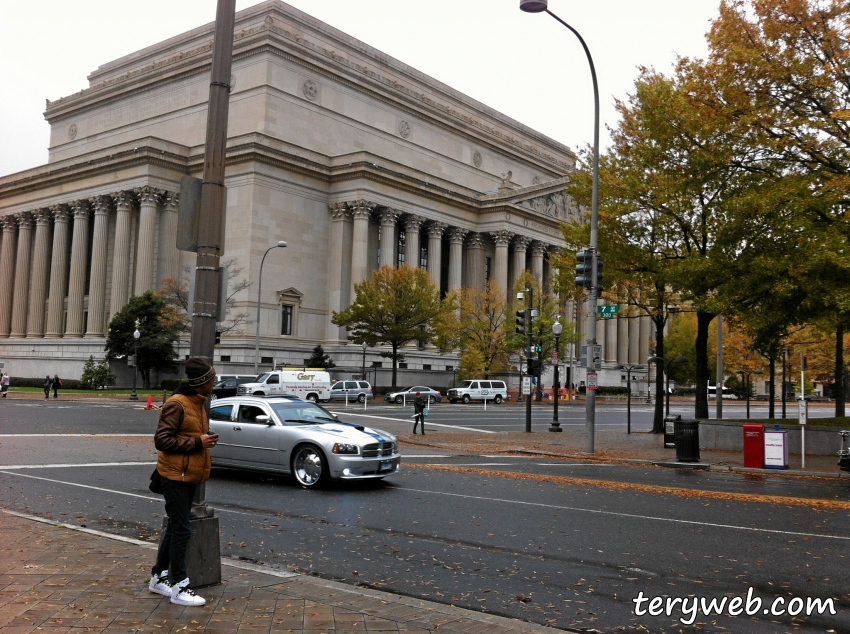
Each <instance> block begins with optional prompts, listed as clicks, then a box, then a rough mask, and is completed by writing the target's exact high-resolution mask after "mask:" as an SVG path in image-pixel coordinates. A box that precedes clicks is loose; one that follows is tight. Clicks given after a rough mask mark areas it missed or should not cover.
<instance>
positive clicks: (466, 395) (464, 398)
mask: <svg viewBox="0 0 850 634" xmlns="http://www.w3.org/2000/svg"><path fill="white" fill-rule="evenodd" d="M460 400H461V401H463V404H464V405H468V404H469V401H471V400H472V399H470V398H469V394H464V395H463V398H462V399H460Z"/></svg>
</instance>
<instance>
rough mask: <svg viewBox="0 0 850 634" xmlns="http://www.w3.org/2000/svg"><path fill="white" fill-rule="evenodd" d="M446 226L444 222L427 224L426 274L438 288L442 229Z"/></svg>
mask: <svg viewBox="0 0 850 634" xmlns="http://www.w3.org/2000/svg"><path fill="white" fill-rule="evenodd" d="M446 227H448V225H447V224H445V223H444V222H431V223H430V224H429V225H428V276H429V277H430V278H431V281H432V282H433V283H434V284H436V285H437V288H440V267H442V265H443V231H445V230H446Z"/></svg>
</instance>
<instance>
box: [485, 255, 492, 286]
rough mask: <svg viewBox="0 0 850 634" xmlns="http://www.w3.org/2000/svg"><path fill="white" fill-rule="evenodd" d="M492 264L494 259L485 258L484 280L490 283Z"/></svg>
mask: <svg viewBox="0 0 850 634" xmlns="http://www.w3.org/2000/svg"><path fill="white" fill-rule="evenodd" d="M491 262H492V258H484V279H485V281H488V282H489V281H490V263H491Z"/></svg>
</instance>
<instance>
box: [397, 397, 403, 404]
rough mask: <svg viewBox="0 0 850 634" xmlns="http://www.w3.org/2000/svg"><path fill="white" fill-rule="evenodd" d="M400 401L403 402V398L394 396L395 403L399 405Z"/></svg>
mask: <svg viewBox="0 0 850 634" xmlns="http://www.w3.org/2000/svg"><path fill="white" fill-rule="evenodd" d="M402 403H404V399H403V398H402V397H401V396H396V397H395V404H396V405H401V404H402Z"/></svg>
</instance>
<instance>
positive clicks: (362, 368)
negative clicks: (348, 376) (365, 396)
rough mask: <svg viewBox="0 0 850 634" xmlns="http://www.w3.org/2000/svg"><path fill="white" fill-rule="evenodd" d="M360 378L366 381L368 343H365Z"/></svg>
mask: <svg viewBox="0 0 850 634" xmlns="http://www.w3.org/2000/svg"><path fill="white" fill-rule="evenodd" d="M360 377H361V378H362V379H363V380H364V381H365V380H366V342H365V341H364V342H363V363H362V364H361V366H360Z"/></svg>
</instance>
